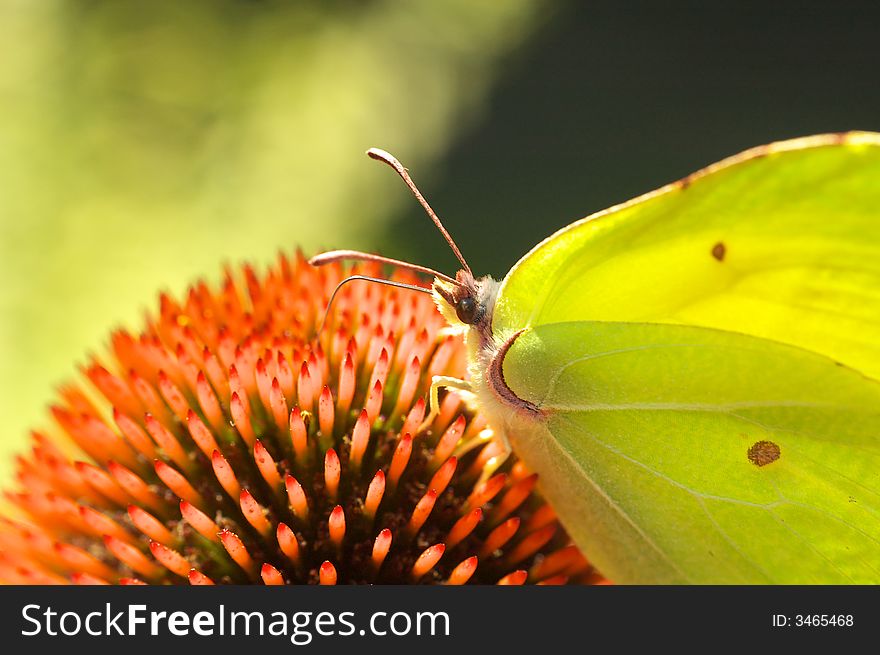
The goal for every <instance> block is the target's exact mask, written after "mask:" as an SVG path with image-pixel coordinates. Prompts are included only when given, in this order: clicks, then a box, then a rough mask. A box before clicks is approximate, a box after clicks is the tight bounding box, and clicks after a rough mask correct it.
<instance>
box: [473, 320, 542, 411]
mask: <svg viewBox="0 0 880 655" xmlns="http://www.w3.org/2000/svg"><path fill="white" fill-rule="evenodd" d="M523 332H525V328H523V329H522V330H519V331H517V332H516V333H514V334H512V335H511V336H510V338H509V339H508V340H507V341H505V342H504V343H503V344H501V347H500V348H499V349H498V351H497V352H496V353H495V356H494V357H493V358H492V361H491V362H490V363H489V370H488V371H487V373H488V375H487V377H488V382H489V386H490V387H491V388H492V391H494V392H495V394H496V395H497V396H498V398H500V399H501V401H502V402H504V403H505V404H507V405H508V406H510V407H512V408H514V409H517V410H519V411H522V412H525V413H526V414H529V415H531V416H540V415H541V414H542V412H541V410H540V409H539V408H538V407H537V406H536V405H535V404H533V403H530V402H529V401H528V400H524V399H523V398H520V397H519V396H517V395H516V394H515V393H514V391H513V389H511V388H510V387H509V386H507V381H506V380H505V379H504V371H503V369H502V365H503V364H504V357H505V356H506V355H507V351H508V350H510V347H511V346H512V345H513V342H514V341H516V338H517V337H518V336H519V335H521V334H522V333H523Z"/></svg>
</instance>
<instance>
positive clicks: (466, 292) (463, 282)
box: [433, 270, 498, 328]
mask: <svg viewBox="0 0 880 655" xmlns="http://www.w3.org/2000/svg"><path fill="white" fill-rule="evenodd" d="M497 288H498V284H497V283H496V282H495V280H493V279H492V278H490V277H484V278H480V279H476V278H474V276H473V275H472V274H471V273H470V272H469V271H464V270H461V271H459V272H458V273H457V274H456V276H455V281H454V282H451V281H447V280H444V279H442V278H439V277H438V278H435V279H434V286H433V291H434V302H436V303H437V307H438V309H439V310H440V313H441V314H443V317H444V318H445V319H446V320H447V321H448V322H449V324H450V325H453V326H461V327H466V326H467V327H477V328H480V327H483V326H484V325H488V323H489V321H490V320H491V316H492V309H493V305H494V304H495V295H496V293H497Z"/></svg>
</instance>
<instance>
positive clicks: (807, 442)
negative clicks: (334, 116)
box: [312, 132, 880, 584]
mask: <svg viewBox="0 0 880 655" xmlns="http://www.w3.org/2000/svg"><path fill="white" fill-rule="evenodd" d="M368 154H369V155H370V156H371V157H373V158H374V159H379V160H381V161H384V162H385V163H387V164H389V165H391V166H392V167H393V168H394V169H395V170H396V171H397V172H398V174H399V175H400V176H401V177H402V178H403V179H404V181H405V182H406V183H407V185H408V186H409V187H410V189H411V191H412V192H413V193H414V194H415V196H416V198H417V199H418V200H419V201H420V202H421V204H422V205H423V207H424V208H425V209H426V211H427V212H428V214H429V216H430V217H431V218H432V220H433V221H434V222H435V224H436V225H437V227H438V229H439V230H440V231H441V233H442V234H443V236H444V237H445V238H446V239H447V241H448V242H449V244H450V246H451V247H452V249H453V251H454V253H455V255H456V257H457V258H458V260H459V261H460V262H461V264H462V267H463V268H462V269H461V270H460V271H458V273H457V274H456V276H455V277H454V278H453V277H450V276H447V275H444V274H442V273H439V272H437V271H433V270H431V269H428V268H425V267H421V266H417V265H413V264H409V263H407V262H401V261H398V260H391V259H387V258H383V257H379V256H377V255H369V254H365V253H357V252H353V251H332V252H329V253H325V254H323V255H319V256H317V257H315V258H313V260H312V261H313V263H315V264H321V263H326V262H328V261H335V260H338V259H342V258H354V259H358V258H360V259H373V260H376V261H382V262H386V263H391V264H395V265H399V266H403V267H405V268H409V269H412V270H415V271H419V272H422V273H427V274H430V275H433V278H434V279H433V287H432V291H431V292H432V293H433V295H434V297H435V300H436V302H437V305H438V307H439V309H440V311H441V312H442V314H443V316H444V317H445V318H446V319H447V321H448V322H449V324H450V325H451V326H454V327H457V328H459V329H460V330H462V331H464V333H465V338H466V341H467V345H468V353H469V369H468V380H466V381H465V380H456V379H451V378H435V379H434V380H433V384H432V387H431V406H432V408H433V409H435V410H436V408H437V406H438V402H437V401H438V393H439V389H441V388H443V387H447V388H452V389H456V390H459V391H465V392H470V393H471V394H473V397H474V398H475V402H476V404H477V405H478V406H479V408H480V409H481V411H483V412H485V414H486V415H487V416H488V418H489V425H490V426H491V427H492V429H493V430H494V433H495V435H496V438H497V439H498V440H499V443H501V444H502V446H503V452H507V451H508V450H509V449H510V448H512V450H513V452H515V453H516V455H517V456H518V457H519V458H520V459H521V460H522V461H523V462H524V463H525V464H526V465H527V466H528V467H529V468H530V469H532V470H533V471H535V472H537V473H538V476H539V486H540V490H541V492H542V494H543V495H544V496H545V498H546V499H547V500H548V501H549V502H550V503H551V504H552V506H553V507H554V509H555V511H556V512H557V514H558V516H559V518H560V520H561V521H562V523H563V525H564V526H565V527H566V530H567V531H568V532H569V534H570V535H571V537H572V538H573V539H574V541H575V542H576V543H577V544H578V546H579V547H580V548H581V549H582V550H583V551H584V553H585V554H586V555H587V557H588V558H589V559H590V560H591V561H592V562H593V563H594V564H595V565H596V566H597V567H598V569H599V570H600V571H602V572H603V574H604V575H606V576H607V577H608V578H609V579H610V580H612V581H614V582H617V583H623V584H628V583H638V584H654V583H658V584H682V583H698V584H705V583H713V584H719V583H720V584H727V583H733V584H755V583H876V582H880V134H875V133H867V132H850V133H844V134H827V135H819V136H812V137H806V138H802V139H795V140H791V141H783V142H778V143H773V144H770V145H766V146H760V147H757V148H754V149H751V150H748V151H746V152H743V153H741V154H739V155H736V156H734V157H731V158H728V159H725V160H723V161H721V162H719V163H716V164H714V165H712V166H709V167H708V168H706V169H704V170H701V171H698V172H696V173H694V174H692V175H689V176H687V177H685V178H683V179H681V180H679V181H677V182H674V183H672V184H669V185H667V186H665V187H663V188H661V189H658V190H656V191H653V192H651V193H648V194H646V195H643V196H640V197H638V198H636V199H634V200H631V201H629V202H626V203H623V204H621V205H617V206H615V207H612V208H610V209H608V210H605V211H602V212H599V213H597V214H593V215H591V216H588V217H586V218H584V219H582V220H579V221H576V222H574V223H572V224H571V225H569V226H567V227H565V228H563V229H561V230H559V231H558V232H556V233H555V234H553V235H552V236H550V237H548V238H547V239H545V240H544V241H542V242H541V243H539V244H538V245H536V246H535V247H534V248H533V249H532V250H531V251H530V252H528V253H527V254H526V255H525V256H524V257H522V258H521V259H520V260H519V261H518V262H517V263H516V264H515V265H514V267H513V268H512V269H511V270H510V272H509V273H508V274H507V275H506V276H505V277H504V279H503V280H501V281H500V282H498V281H496V280H493V279H492V278H490V277H481V278H477V277H475V276H474V274H473V273H472V271H471V269H470V267H469V266H468V264H467V262H466V261H465V259H464V257H463V256H462V255H461V252H460V251H459V249H458V247H457V246H456V245H455V243H454V241H453V240H452V239H451V237H450V236H449V234H448V233H447V231H446V230H445V228H444V227H443V225H442V223H441V222H440V220H439V218H437V216H436V214H435V213H434V212H433V210H432V209H431V208H430V206H429V205H428V203H427V201H425V199H424V197H423V196H422V194H421V193H420V192H419V191H418V189H417V188H416V186H415V184H414V183H413V182H412V180H411V178H410V176H409V174H408V173H407V171H406V169H404V168H403V166H402V165H401V164H400V163H399V162H398V161H397V160H396V159H395V158H394V157H393V156H391V155H390V154H388V153H386V152H384V151H381V150H377V149H372V150H370V151H369V152H368ZM503 459H504V455H503V454H502V455H501V456H499V457H498V458H497V459H496V461H495V462H494V465H495V466H498V465H500V464H501V462H502V461H503Z"/></svg>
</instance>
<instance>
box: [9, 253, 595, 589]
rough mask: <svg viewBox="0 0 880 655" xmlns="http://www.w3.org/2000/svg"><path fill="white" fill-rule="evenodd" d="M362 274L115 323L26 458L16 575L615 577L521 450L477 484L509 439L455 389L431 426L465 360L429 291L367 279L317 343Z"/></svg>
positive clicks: (249, 286) (293, 265) (210, 298)
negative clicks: (592, 561) (429, 402)
mask: <svg viewBox="0 0 880 655" xmlns="http://www.w3.org/2000/svg"><path fill="white" fill-rule="evenodd" d="M353 272H357V273H362V274H368V275H377V274H379V273H380V271H379V270H378V269H377V268H375V267H374V266H373V265H372V264H367V265H365V266H361V267H359V268H355V269H345V268H343V267H342V266H340V265H328V266H325V267H322V268H320V269H318V268H314V267H311V266H309V265H308V264H307V263H306V262H305V260H304V259H303V258H302V256H300V255H297V256H296V257H295V258H293V259H289V258H287V257H285V256H281V257H280V258H279V260H278V263H277V265H275V266H273V267H271V268H270V269H269V270H268V271H266V272H265V273H264V274H263V275H262V276H260V275H258V274H257V273H256V271H255V270H254V269H253V268H251V267H245V268H244V269H243V271H242V275H241V276H237V275H236V274H235V272H234V271H232V270H231V269H228V270H227V271H226V274H225V276H224V278H223V280H222V282H221V284H220V285H219V287H218V288H216V289H212V288H211V287H210V286H209V285H208V284H206V283H204V282H199V283H198V284H196V285H194V286H193V287H192V288H190V289H189V291H188V293H187V294H186V295H185V297H184V298H183V299H182V300H178V299H175V298H173V297H171V296H169V295H167V294H162V295H161V296H160V303H159V311H158V314H157V315H156V316H155V317H153V318H150V319H148V321H147V327H146V329H145V331H144V332H143V334H140V335H134V334H132V333H129V332H126V331H122V330H120V331H117V332H115V333H114V334H113V335H112V337H111V351H112V353H111V356H110V357H109V358H107V360H106V361H103V362H97V361H94V362H91V363H90V364H89V365H88V366H86V367H84V369H83V371H84V373H85V377H86V379H87V380H88V382H87V384H89V385H91V387H92V388H91V391H92V392H93V393H91V394H87V393H84V392H83V390H81V389H78V388H75V387H67V388H65V389H64V390H63V391H62V393H61V398H60V400H59V401H58V402H57V403H56V404H55V405H53V407H52V416H53V417H54V419H55V421H56V423H57V424H58V427H59V428H60V430H59V432H60V434H59V436H58V438H54V439H53V438H50V437H49V436H47V435H45V434H42V433H35V434H34V435H33V449H32V452H31V453H29V454H28V455H26V456H21V457H19V458H18V460H17V463H18V475H17V481H18V484H19V485H20V487H21V489H22V490H21V491H18V492H15V491H10V492H7V494H6V497H7V499H8V501H10V504H11V505H12V506H13V511H12V513H11V514H12V515H11V516H10V517H8V518H6V517H0V581H2V582H5V583H22V584H63V583H75V584H103V583H118V584H144V583H175V584H177V583H184V584H186V583H189V584H194V585H204V584H215V583H263V584H267V585H276V584H290V583H292V584H300V583H314V584H346V583H378V584H382V583H421V584H425V583H446V584H465V583H470V584H475V583H482V584H487V583H488V584H495V583H497V584H523V583H525V582H532V583H546V584H559V583H566V582H567V583H583V582H605V581H604V580H603V579H602V577H601V576H600V575H599V574H598V573H597V572H596V571H595V570H594V569H593V568H592V567H591V566H590V565H589V563H588V562H587V560H586V559H585V558H584V557H583V555H582V554H581V553H580V551H579V550H578V549H577V548H576V547H575V546H574V545H573V544H571V542H570V540H569V539H568V537H567V536H566V535H565V532H564V530H562V529H561V527H560V526H559V525H558V523H557V521H556V518H555V514H554V513H553V511H552V508H550V507H548V506H547V505H546V504H545V503H543V501H542V500H541V498H540V496H539V495H538V494H537V493H536V491H535V485H536V482H537V479H536V476H534V475H530V474H529V472H528V471H527V470H525V468H524V467H523V466H522V463H520V462H517V461H516V460H515V459H514V458H511V459H510V460H509V461H508V462H507V464H506V465H505V467H504V468H503V470H502V471H500V472H497V473H496V474H495V475H493V476H492V477H490V478H489V479H488V480H485V481H483V482H479V480H480V479H481V476H480V474H481V472H482V470H483V467H484V466H485V465H486V464H487V462H489V460H490V459H491V458H492V457H493V456H494V455H495V454H497V452H496V450H495V446H494V445H493V444H492V443H491V442H489V441H487V440H485V439H484V440H480V438H479V435H480V432H481V430H483V428H485V427H486V421H485V418H484V417H482V416H481V415H480V414H478V413H477V414H475V413H474V412H473V410H471V409H469V408H468V407H467V406H466V405H465V404H464V403H463V402H462V399H461V398H460V397H459V396H458V395H457V394H455V393H447V394H445V396H444V397H443V400H442V402H441V408H440V413H439V415H438V416H437V418H436V420H435V421H434V422H433V424H432V425H431V426H429V427H428V429H427V430H425V431H423V432H418V428H419V426H420V425H421V423H422V421H423V419H424V417H425V415H426V410H427V406H426V398H427V391H428V388H429V386H430V382H431V377H432V376H433V375H454V376H458V377H461V376H462V375H463V374H464V372H465V368H466V355H465V349H464V346H463V344H462V342H461V340H460V338H458V337H453V336H449V335H447V334H446V333H445V332H444V331H442V328H443V327H444V321H443V319H442V317H441V316H440V315H439V313H438V312H437V311H436V309H435V307H434V304H433V302H432V301H431V299H430V298H429V297H427V296H423V295H422V294H416V293H412V292H409V291H406V290H401V289H396V288H390V287H384V286H379V285H375V284H364V283H361V282H357V283H352V284H349V285H347V286H345V287H343V289H342V291H340V293H339V294H338V295H337V298H336V300H335V302H334V305H333V306H332V307H331V308H330V310H329V313H328V314H327V320H326V324H325V328H324V330H323V332H322V333H321V334H319V335H318V334H316V330H317V326H318V325H319V324H320V322H321V320H322V318H323V316H324V313H325V311H327V304H328V301H329V297H330V294H331V292H332V291H333V289H334V288H335V287H336V285H337V284H338V283H339V282H340V281H341V280H342V279H343V278H344V277H345V276H346V275H349V274H352V273H353ZM395 277H396V278H397V279H400V280H403V281H406V282H409V283H418V280H416V279H413V278H411V277H410V276H409V274H405V273H397V274H396V275H395ZM64 437H67V439H68V440H69V441H70V442H72V445H71V447H65V446H62V445H61V442H62V441H63V439H64ZM464 442H467V443H468V444H470V446H463V443H464ZM70 452H73V453H77V454H74V455H73V456H69V455H68V454H67V453H70ZM453 453H456V454H455V455H453Z"/></svg>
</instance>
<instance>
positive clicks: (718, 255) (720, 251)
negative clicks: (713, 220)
mask: <svg viewBox="0 0 880 655" xmlns="http://www.w3.org/2000/svg"><path fill="white" fill-rule="evenodd" d="M726 254H727V247H726V246H725V245H724V243H723V242H721V241H719V242H718V243H716V244H715V245H714V246H712V256H713V257H714V258H715V259H717V260H718V261H719V262H723V261H724V255H726Z"/></svg>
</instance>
